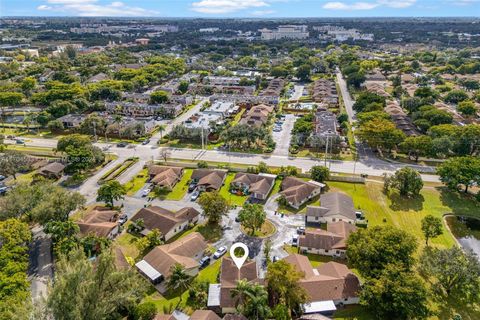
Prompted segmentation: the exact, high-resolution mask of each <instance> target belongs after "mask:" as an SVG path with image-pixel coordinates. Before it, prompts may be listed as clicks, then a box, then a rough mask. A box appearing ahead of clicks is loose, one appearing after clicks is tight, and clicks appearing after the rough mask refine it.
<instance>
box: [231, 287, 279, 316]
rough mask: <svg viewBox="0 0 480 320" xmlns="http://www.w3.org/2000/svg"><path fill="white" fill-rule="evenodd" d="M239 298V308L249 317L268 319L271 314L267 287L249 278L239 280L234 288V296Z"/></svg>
mask: <svg viewBox="0 0 480 320" xmlns="http://www.w3.org/2000/svg"><path fill="white" fill-rule="evenodd" d="M235 297H238V299H237V310H238V311H239V312H240V313H241V314H242V315H244V316H245V317H247V318H248V319H255V320H261V319H267V318H268V317H269V316H270V313H271V312H270V308H269V307H268V293H267V290H265V288H264V287H263V286H261V285H259V284H256V283H250V282H248V281H247V280H239V281H238V282H237V287H236V288H235V289H233V290H232V298H235Z"/></svg>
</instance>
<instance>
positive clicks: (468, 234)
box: [445, 216, 480, 259]
mask: <svg viewBox="0 0 480 320" xmlns="http://www.w3.org/2000/svg"><path fill="white" fill-rule="evenodd" d="M445 220H446V221H447V223H448V226H449V227H450V230H452V233H453V235H454V236H455V238H457V240H458V242H460V244H461V245H462V247H464V248H465V249H470V250H472V251H473V252H475V253H476V254H477V256H478V258H479V259H480V219H475V218H468V217H461V216H448V217H446V218H445Z"/></svg>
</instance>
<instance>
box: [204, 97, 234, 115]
mask: <svg viewBox="0 0 480 320" xmlns="http://www.w3.org/2000/svg"><path fill="white" fill-rule="evenodd" d="M238 110H239V107H238V106H235V104H234V103H233V102H230V101H215V102H214V103H212V105H211V106H210V107H208V108H207V109H205V110H203V111H202V112H203V113H206V114H212V115H219V116H220V117H222V118H228V117H231V116H232V115H234V114H236V113H237V112H238Z"/></svg>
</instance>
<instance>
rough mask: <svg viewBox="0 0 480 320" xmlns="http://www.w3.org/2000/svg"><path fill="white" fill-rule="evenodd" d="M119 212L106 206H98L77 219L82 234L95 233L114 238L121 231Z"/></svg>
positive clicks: (99, 235) (98, 235) (97, 235)
mask: <svg viewBox="0 0 480 320" xmlns="http://www.w3.org/2000/svg"><path fill="white" fill-rule="evenodd" d="M118 215H119V212H118V211H116V210H111V209H109V208H106V207H102V206H96V207H94V208H92V210H91V211H89V212H88V213H86V214H85V216H84V218H83V219H81V220H79V221H77V225H78V227H79V229H80V235H81V236H88V235H94V236H96V237H104V238H108V239H113V238H114V237H115V236H116V235H117V234H118V233H119V226H118V222H117V220H118Z"/></svg>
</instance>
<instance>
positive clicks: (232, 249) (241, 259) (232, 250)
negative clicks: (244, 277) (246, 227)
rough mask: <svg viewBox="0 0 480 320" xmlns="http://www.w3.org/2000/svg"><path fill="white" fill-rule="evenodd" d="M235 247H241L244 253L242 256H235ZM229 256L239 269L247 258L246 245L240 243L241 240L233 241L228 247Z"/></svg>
mask: <svg viewBox="0 0 480 320" xmlns="http://www.w3.org/2000/svg"><path fill="white" fill-rule="evenodd" d="M237 248H242V249H243V252H244V253H243V256H242V257H237V256H236V255H235V249H237ZM230 256H231V257H232V260H233V262H235V265H236V266H237V268H238V269H240V268H241V267H242V266H243V264H244V262H245V260H247V257H248V247H247V246H246V245H245V244H244V243H241V242H237V243H234V244H233V245H232V246H231V247H230Z"/></svg>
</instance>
